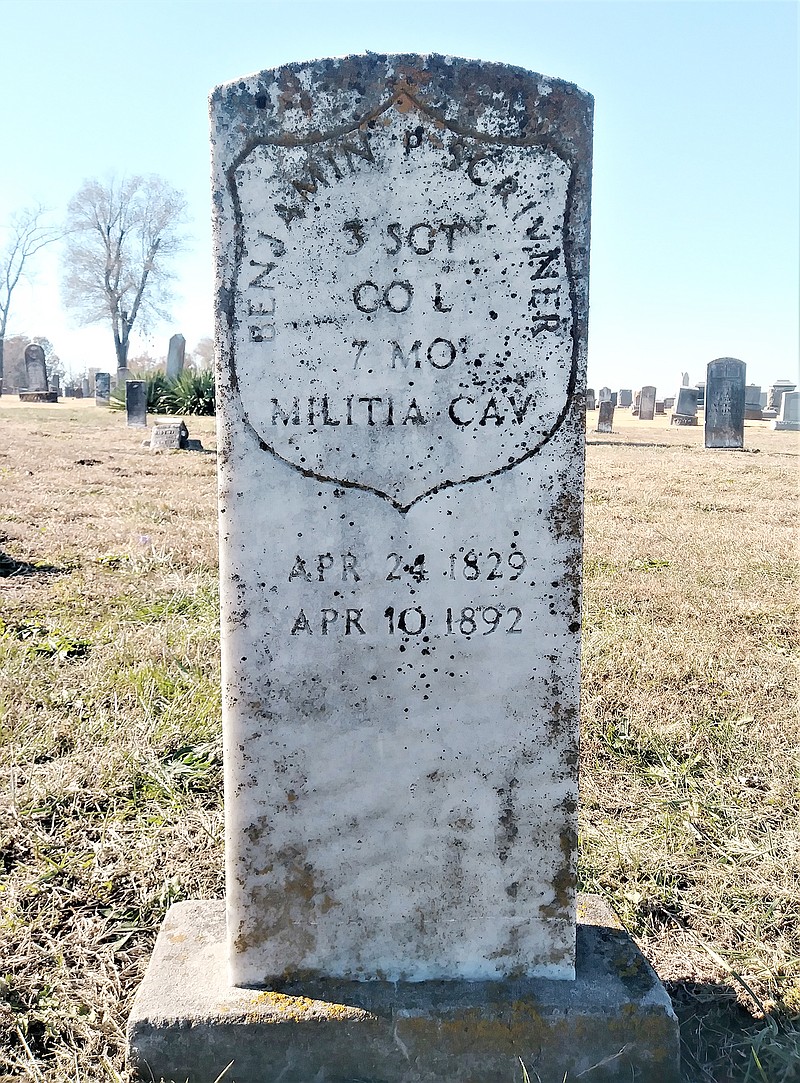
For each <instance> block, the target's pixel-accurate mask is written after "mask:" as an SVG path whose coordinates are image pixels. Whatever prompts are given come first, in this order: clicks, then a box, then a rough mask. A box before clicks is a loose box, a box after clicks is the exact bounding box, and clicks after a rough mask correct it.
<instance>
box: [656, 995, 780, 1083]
mask: <svg viewBox="0 0 800 1083" xmlns="http://www.w3.org/2000/svg"><path fill="white" fill-rule="evenodd" d="M664 984H665V986H666V989H667V992H668V993H669V995H670V997H671V999H672V1005H673V1007H674V1008H675V1014H676V1015H677V1016H678V1020H679V1022H680V1027H681V1062H682V1069H683V1070H682V1072H681V1075H682V1078H683V1079H684V1080H685V1081H686V1083H794V1081H797V1080H800V1017H796V1016H795V1017H792V1015H790V1014H784V1013H780V1012H776V1013H774V1014H769V1015H766V1016H762V1017H760V1018H757V1017H755V1016H753V1015H752V1014H751V1013H750V1012H749V1011H747V1009H746V1008H744V1007H743V1006H742V1005H741V1004H740V1003H739V1002H738V1001H737V999H736V992H735V990H734V989H733V988H732V987H731V986H729V985H723V984H716V983H713V982H691V981H685V982H682V981H668V982H665V983H664Z"/></svg>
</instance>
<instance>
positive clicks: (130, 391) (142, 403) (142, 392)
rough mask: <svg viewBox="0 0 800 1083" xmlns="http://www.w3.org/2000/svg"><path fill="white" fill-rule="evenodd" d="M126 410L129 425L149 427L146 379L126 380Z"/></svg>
mask: <svg viewBox="0 0 800 1083" xmlns="http://www.w3.org/2000/svg"><path fill="white" fill-rule="evenodd" d="M125 411H126V414H127V421H128V425H130V426H133V427H135V428H145V429H146V428H147V384H146V383H145V381H144V380H126V382H125Z"/></svg>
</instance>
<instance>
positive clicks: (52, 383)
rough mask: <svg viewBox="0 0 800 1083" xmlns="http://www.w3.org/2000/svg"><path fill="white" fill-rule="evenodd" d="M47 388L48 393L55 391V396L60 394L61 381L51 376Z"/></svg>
mask: <svg viewBox="0 0 800 1083" xmlns="http://www.w3.org/2000/svg"><path fill="white" fill-rule="evenodd" d="M48 386H49V389H50V391H55V393H56V394H57V395H60V394H61V379H60V377H58V376H51V377H50V378H49V380H48Z"/></svg>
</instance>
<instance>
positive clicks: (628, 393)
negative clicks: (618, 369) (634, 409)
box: [617, 387, 633, 410]
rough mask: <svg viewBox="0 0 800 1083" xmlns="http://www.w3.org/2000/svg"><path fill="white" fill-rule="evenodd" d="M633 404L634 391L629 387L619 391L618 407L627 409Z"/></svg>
mask: <svg viewBox="0 0 800 1083" xmlns="http://www.w3.org/2000/svg"><path fill="white" fill-rule="evenodd" d="M632 403H633V391H632V390H631V389H630V388H629V387H622V388H620V391H619V396H618V401H617V405H618V406H621V407H622V408H623V409H626V410H627V408H628V407H629V406H631V405H632Z"/></svg>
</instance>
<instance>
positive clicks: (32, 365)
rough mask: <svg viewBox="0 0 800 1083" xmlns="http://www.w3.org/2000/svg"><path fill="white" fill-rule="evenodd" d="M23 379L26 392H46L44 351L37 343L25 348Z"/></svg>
mask: <svg viewBox="0 0 800 1083" xmlns="http://www.w3.org/2000/svg"><path fill="white" fill-rule="evenodd" d="M25 379H26V380H27V381H28V388H27V390H28V391H47V390H49V388H48V386H47V363H46V361H45V358H44V350H43V349H42V347H41V346H40V345H39V343H38V342H31V343H30V345H29V346H26V347H25Z"/></svg>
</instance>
